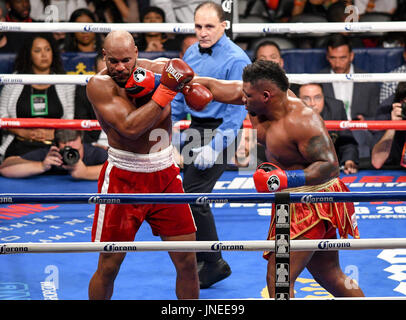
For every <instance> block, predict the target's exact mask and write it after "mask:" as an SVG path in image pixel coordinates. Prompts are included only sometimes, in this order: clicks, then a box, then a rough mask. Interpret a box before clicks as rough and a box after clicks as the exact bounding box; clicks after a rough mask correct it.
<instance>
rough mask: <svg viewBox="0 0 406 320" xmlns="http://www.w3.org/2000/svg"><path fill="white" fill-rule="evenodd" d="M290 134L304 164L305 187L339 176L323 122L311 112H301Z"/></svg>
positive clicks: (334, 152)
mask: <svg viewBox="0 0 406 320" xmlns="http://www.w3.org/2000/svg"><path fill="white" fill-rule="evenodd" d="M292 116H293V117H296V119H300V121H298V120H292V121H295V125H294V126H290V128H292V130H291V131H290V134H291V135H292V137H293V139H295V140H296V143H297V146H298V150H299V152H300V154H301V155H302V157H303V158H304V159H305V161H306V163H308V164H309V165H308V166H307V167H305V168H304V172H305V177H306V185H316V184H321V183H324V182H327V181H329V180H331V179H332V178H335V177H338V176H339V172H340V170H339V164H338V160H337V154H336V151H335V148H334V144H333V142H332V141H331V139H330V136H329V134H328V132H327V129H326V127H325V126H324V122H323V120H322V119H321V118H320V116H319V115H317V114H315V113H314V112H313V111H310V110H305V111H302V114H301V117H299V118H297V117H298V115H292Z"/></svg>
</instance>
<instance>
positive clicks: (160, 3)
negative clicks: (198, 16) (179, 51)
mask: <svg viewBox="0 0 406 320" xmlns="http://www.w3.org/2000/svg"><path fill="white" fill-rule="evenodd" d="M202 2H204V0H150V4H151V6H155V7H159V8H161V9H162V10H164V11H165V14H166V21H167V22H169V23H176V22H179V23H193V22H194V21H193V15H194V11H195V9H196V7H197V6H198V5H199V4H200V3H202ZM214 2H216V3H218V4H221V0H215V1H214Z"/></svg>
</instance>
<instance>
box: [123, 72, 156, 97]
mask: <svg viewBox="0 0 406 320" xmlns="http://www.w3.org/2000/svg"><path fill="white" fill-rule="evenodd" d="M154 89H155V74H154V73H153V72H152V71H149V70H146V69H144V68H141V67H137V68H135V69H134V71H133V73H132V74H131V76H130V78H129V79H128V80H127V83H126V84H125V90H126V92H127V95H128V96H130V97H131V98H140V97H143V96H145V95H147V94H148V93H151V92H152V91H153V90H154Z"/></svg>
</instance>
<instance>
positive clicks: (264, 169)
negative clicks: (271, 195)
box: [253, 162, 306, 192]
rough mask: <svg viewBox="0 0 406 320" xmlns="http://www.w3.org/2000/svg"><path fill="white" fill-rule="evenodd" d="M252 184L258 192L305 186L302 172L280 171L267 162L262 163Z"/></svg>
mask: <svg viewBox="0 0 406 320" xmlns="http://www.w3.org/2000/svg"><path fill="white" fill-rule="evenodd" d="M253 178H254V184H255V188H256V189H257V191H258V192H276V191H279V190H283V189H286V188H294V187H299V186H303V185H305V184H306V178H305V174H304V171H303V170H287V171H285V170H282V169H281V168H279V167H278V166H277V165H274V164H272V163H269V162H264V163H262V164H261V165H260V166H259V167H258V169H257V171H255V173H254V175H253Z"/></svg>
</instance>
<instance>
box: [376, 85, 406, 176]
mask: <svg viewBox="0 0 406 320" xmlns="http://www.w3.org/2000/svg"><path fill="white" fill-rule="evenodd" d="M405 103H406V82H399V84H398V86H397V88H396V91H395V94H393V95H392V96H390V97H389V98H387V99H386V100H385V101H384V102H383V103H382V104H381V106H380V107H379V109H378V112H377V118H376V119H377V120H394V121H395V120H406V104H405ZM402 105H404V106H403V107H402ZM375 141H376V143H375V144H374V147H373V149H372V157H371V162H372V165H373V166H374V167H375V168H376V169H380V168H382V167H383V166H394V167H396V168H402V167H404V168H406V148H405V147H406V131H402V130H399V131H398V130H394V129H388V130H385V131H378V132H376V134H375Z"/></svg>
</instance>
